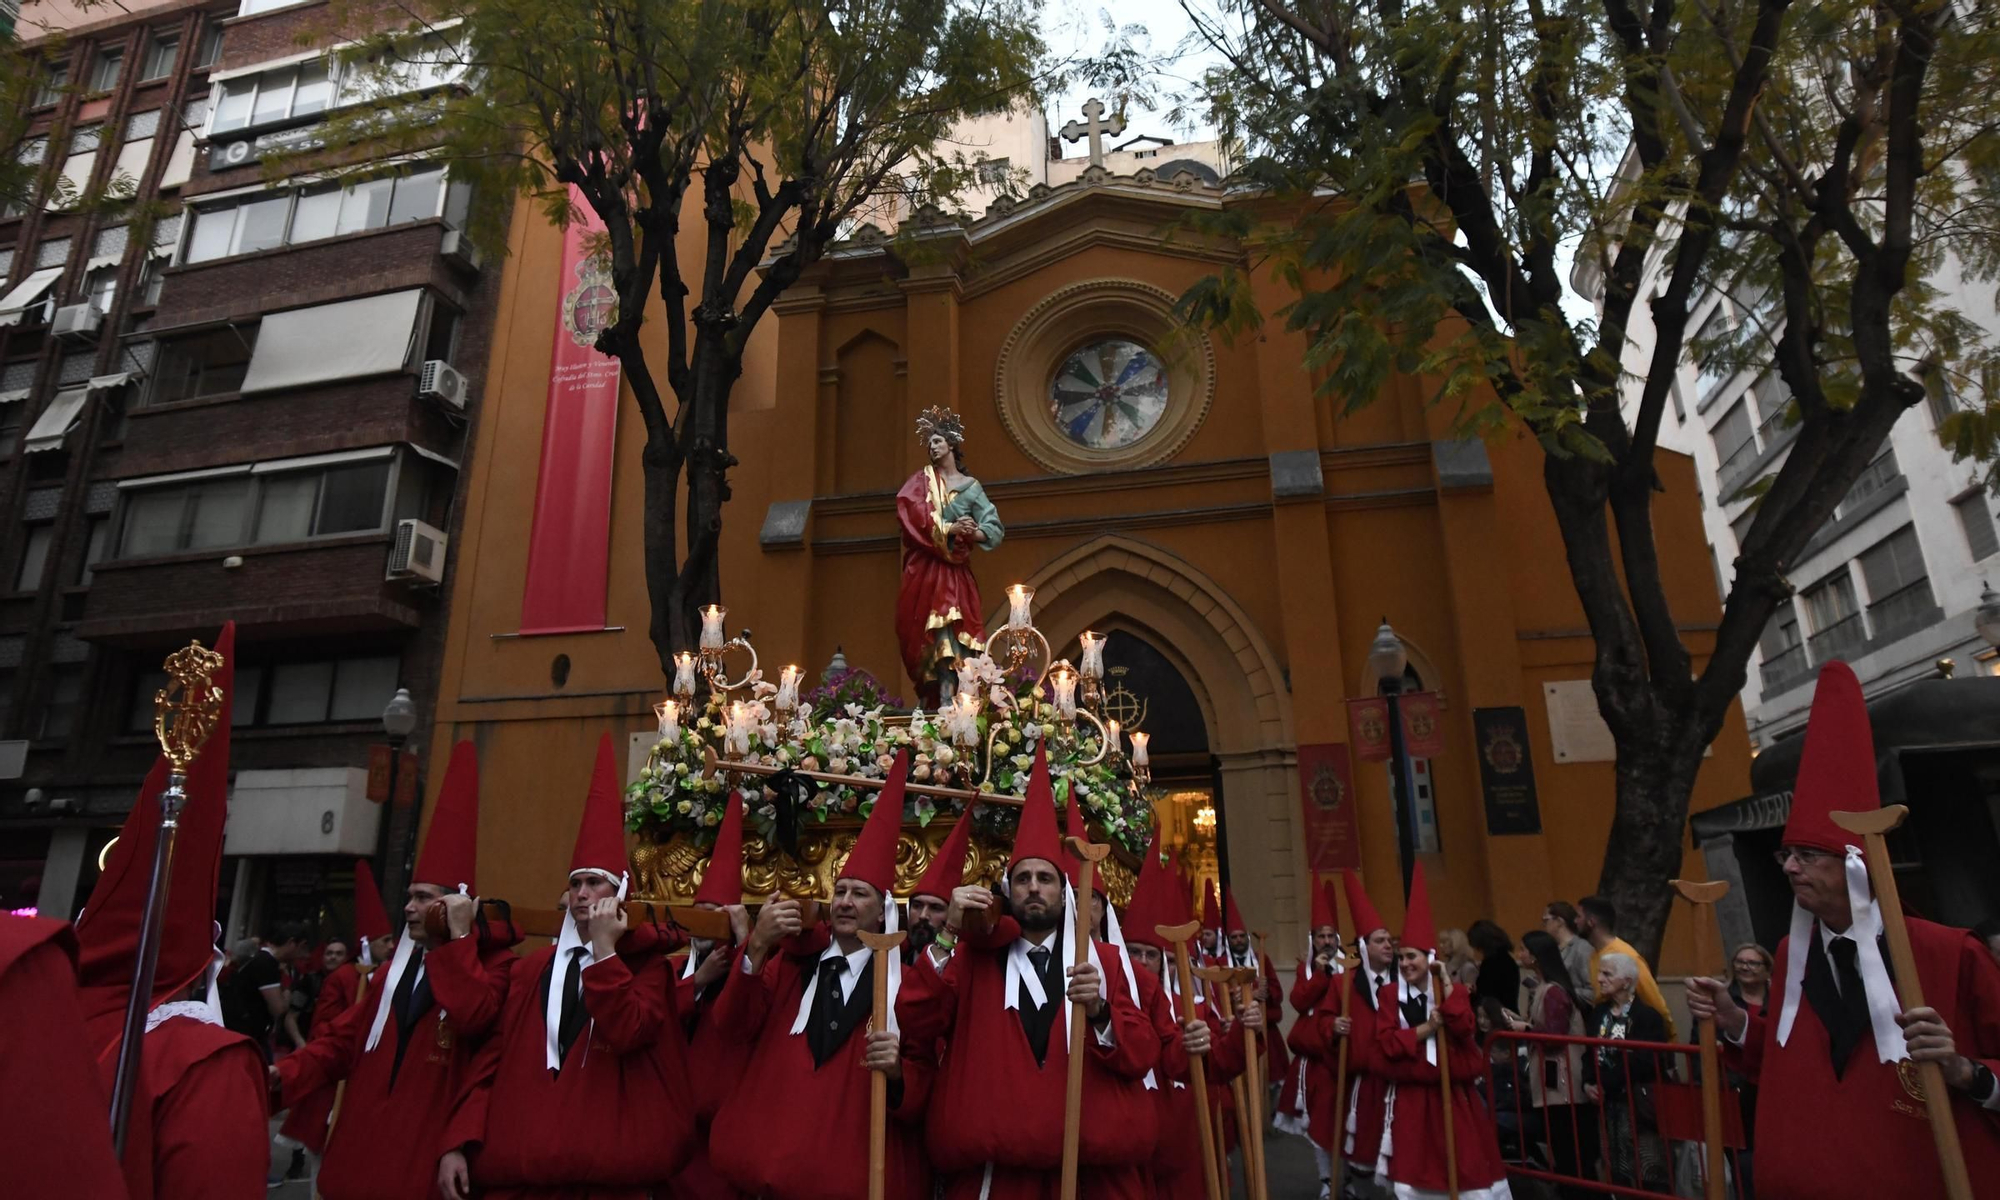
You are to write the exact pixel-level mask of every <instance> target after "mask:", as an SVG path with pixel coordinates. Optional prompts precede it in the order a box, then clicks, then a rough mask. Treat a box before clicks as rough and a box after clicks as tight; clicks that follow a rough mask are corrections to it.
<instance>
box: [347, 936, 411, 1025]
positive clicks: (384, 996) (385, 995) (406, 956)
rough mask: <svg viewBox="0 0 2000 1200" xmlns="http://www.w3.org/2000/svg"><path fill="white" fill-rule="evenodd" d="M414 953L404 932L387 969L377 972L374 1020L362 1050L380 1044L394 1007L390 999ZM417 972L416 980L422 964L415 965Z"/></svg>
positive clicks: (409, 939)
mask: <svg viewBox="0 0 2000 1200" xmlns="http://www.w3.org/2000/svg"><path fill="white" fill-rule="evenodd" d="M415 952H416V943H415V942H414V941H412V940H411V938H410V935H409V932H408V931H407V930H405V931H404V933H403V935H402V936H401V937H398V938H397V939H396V953H395V954H394V955H392V956H391V957H390V959H389V966H388V969H387V970H383V971H378V972H377V974H379V975H380V976H381V977H382V978H381V986H380V987H378V988H376V989H375V1019H374V1021H372V1022H370V1023H369V1026H368V1041H367V1043H366V1044H365V1045H364V1046H363V1047H362V1048H363V1049H364V1050H373V1049H374V1048H375V1047H376V1045H377V1044H378V1043H380V1042H381V1040H382V1030H383V1029H384V1028H385V1027H386V1026H387V1025H388V1024H389V1010H390V1009H391V1008H393V1007H395V1004H394V1002H393V1000H392V999H391V997H393V996H394V995H395V994H396V987H397V985H398V984H400V983H401V982H402V980H403V972H404V971H407V970H409V969H410V956H411V955H412V954H414V953H415ZM417 971H418V975H417V976H416V978H419V979H421V978H422V977H423V976H422V972H423V963H421V962H419V963H418V964H417Z"/></svg>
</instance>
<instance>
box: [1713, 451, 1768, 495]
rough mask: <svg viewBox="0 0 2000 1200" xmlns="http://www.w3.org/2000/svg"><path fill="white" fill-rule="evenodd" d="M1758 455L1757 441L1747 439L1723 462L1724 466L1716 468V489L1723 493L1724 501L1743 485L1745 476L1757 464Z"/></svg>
mask: <svg viewBox="0 0 2000 1200" xmlns="http://www.w3.org/2000/svg"><path fill="white" fill-rule="evenodd" d="M1757 453H1758V451H1757V442H1756V440H1755V439H1752V438H1745V439H1744V440H1743V444H1742V445H1741V446H1738V447H1737V448H1736V449H1735V450H1734V451H1732V452H1731V453H1730V455H1729V457H1728V458H1725V459H1723V460H1722V465H1721V466H1720V467H1718V468H1716V471H1715V482H1716V487H1717V489H1718V490H1719V491H1720V492H1721V493H1722V498H1723V499H1724V500H1727V499H1729V498H1730V497H1731V496H1732V495H1734V494H1735V492H1736V489H1737V488H1738V487H1741V486H1742V485H1743V481H1744V476H1746V475H1748V474H1749V473H1750V468H1751V467H1752V466H1754V465H1755V464H1756V462H1757Z"/></svg>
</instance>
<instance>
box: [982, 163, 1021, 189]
mask: <svg viewBox="0 0 2000 1200" xmlns="http://www.w3.org/2000/svg"><path fill="white" fill-rule="evenodd" d="M1012 169H1013V163H1012V162H1010V161H1009V160H1007V159H1004V158H989V159H986V160H984V161H983V162H977V163H974V164H973V165H972V177H973V178H974V179H976V180H977V181H978V182H979V183H980V184H981V185H982V186H984V187H1005V186H1007V173H1008V172H1009V171H1011V170H1012Z"/></svg>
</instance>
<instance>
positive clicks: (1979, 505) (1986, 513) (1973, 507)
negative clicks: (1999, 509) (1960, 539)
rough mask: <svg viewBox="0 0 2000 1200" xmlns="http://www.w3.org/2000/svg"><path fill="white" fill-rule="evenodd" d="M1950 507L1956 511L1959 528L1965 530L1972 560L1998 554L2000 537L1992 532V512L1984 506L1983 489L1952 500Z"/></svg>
mask: <svg viewBox="0 0 2000 1200" xmlns="http://www.w3.org/2000/svg"><path fill="white" fill-rule="evenodd" d="M1951 507H1952V509H1953V511H1955V512H1957V513H1958V525H1959V528H1961V529H1963V530H1965V546H1966V549H1968V550H1970V551H1972V561H1973V562H1979V561H1980V560H1982V559H1987V558H1991V557H1993V555H1995V554H2000V537H1996V536H1995V534H1994V532H1993V513H1992V511H1991V510H1989V509H1988V508H1987V507H1986V492H1985V490H1984V489H1981V490H1980V491H1976V492H1974V493H1972V494H1971V495H1970V496H1965V497H1962V498H1960V499H1957V500H1954V501H1952V502H1951Z"/></svg>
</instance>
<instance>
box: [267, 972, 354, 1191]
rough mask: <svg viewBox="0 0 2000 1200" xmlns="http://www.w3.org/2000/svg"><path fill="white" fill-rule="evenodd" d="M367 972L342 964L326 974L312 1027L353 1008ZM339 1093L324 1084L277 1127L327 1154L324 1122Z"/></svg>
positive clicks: (326, 1023)
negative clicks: (337, 968)
mask: <svg viewBox="0 0 2000 1200" xmlns="http://www.w3.org/2000/svg"><path fill="white" fill-rule="evenodd" d="M365 978H367V972H366V971H363V970H362V969H361V964H359V963H342V964H341V966H340V969H339V970H338V971H335V972H333V973H332V974H330V975H328V976H327V977H326V981H325V982H323V983H321V984H320V988H319V998H318V1000H317V1001H316V1002H315V1003H314V1005H313V1029H312V1032H315V1033H316V1032H318V1031H319V1030H321V1029H324V1028H326V1027H328V1026H330V1025H332V1024H333V1023H334V1022H335V1021H338V1020H339V1019H340V1014H342V1013H344V1012H346V1011H347V1010H348V1009H350V1008H353V1007H354V1004H355V1002H356V1000H358V999H359V998H360V992H361V981H362V980H363V979H365ZM338 1092H339V1088H338V1086H334V1087H323V1088H321V1089H320V1090H318V1091H317V1092H314V1093H313V1094H312V1095H310V1096H304V1097H301V1098H300V1099H299V1101H298V1103H296V1104H294V1105H292V1111H291V1112H290V1113H289V1114H287V1115H286V1117H285V1123H284V1125H283V1126H281V1127H280V1128H279V1130H278V1132H279V1133H282V1134H284V1135H285V1136H286V1137H288V1138H292V1139H294V1140H295V1141H297V1142H299V1143H300V1144H301V1145H303V1146H304V1147H305V1148H306V1149H308V1150H310V1151H312V1152H313V1153H314V1154H325V1153H326V1123H327V1119H328V1118H329V1117H331V1116H332V1115H333V1098H334V1096H335V1095H336V1094H337V1093H338Z"/></svg>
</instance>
